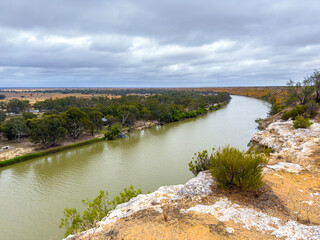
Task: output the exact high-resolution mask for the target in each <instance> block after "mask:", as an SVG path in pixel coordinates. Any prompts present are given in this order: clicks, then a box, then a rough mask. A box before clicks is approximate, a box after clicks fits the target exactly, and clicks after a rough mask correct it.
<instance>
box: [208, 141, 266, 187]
mask: <svg viewBox="0 0 320 240" xmlns="http://www.w3.org/2000/svg"><path fill="white" fill-rule="evenodd" d="M267 162H268V160H267V159H266V157H265V156H264V155H263V154H252V153H248V154H246V153H244V152H243V151H240V150H238V149H236V148H233V147H230V146H227V147H224V148H222V149H221V148H220V149H219V150H218V151H216V152H214V154H213V155H212V159H211V167H210V172H211V174H212V176H213V177H214V179H215V180H216V181H217V183H218V185H219V186H220V187H222V188H227V187H237V188H240V189H242V190H256V189H258V188H260V187H261V186H262V185H263V174H262V171H263V167H264V166H265V165H266V164H267Z"/></svg>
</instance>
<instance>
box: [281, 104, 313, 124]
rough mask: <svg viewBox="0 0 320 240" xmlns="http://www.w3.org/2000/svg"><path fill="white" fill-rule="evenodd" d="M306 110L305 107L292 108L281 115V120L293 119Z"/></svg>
mask: <svg viewBox="0 0 320 240" xmlns="http://www.w3.org/2000/svg"><path fill="white" fill-rule="evenodd" d="M306 110H307V107H306V106H305V105H297V106H295V107H294V108H292V109H291V110H290V111H284V112H283V113H282V116H281V119H282V120H288V119H290V118H292V119H295V118H296V117H297V116H300V115H303V114H304V113H305V112H306Z"/></svg>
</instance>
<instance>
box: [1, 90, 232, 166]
mask: <svg viewBox="0 0 320 240" xmlns="http://www.w3.org/2000/svg"><path fill="white" fill-rule="evenodd" d="M136 92H137V93H136ZM116 93H117V94H118V93H123V92H121V91H120V90H116ZM129 93H130V94H133V95H125V94H129ZM140 93H144V95H137V94H140ZM147 93H149V94H147ZM229 100H230V95H229V94H228V93H212V92H190V91H189V92H183V91H174V90H156V89H153V90H150V92H148V90H143V91H142V90H125V91H124V93H123V96H121V97H120V96H119V97H118V98H111V99H110V98H108V97H102V96H100V97H92V98H76V97H66V98H60V99H47V100H44V101H40V102H36V103H34V104H33V105H30V103H29V102H28V100H19V99H11V100H9V101H7V102H1V106H0V107H1V109H2V111H0V121H1V122H0V124H1V125H0V131H1V133H2V139H4V141H6V140H9V141H16V142H19V141H20V140H21V139H22V138H28V139H29V141H30V142H31V143H34V144H35V146H38V147H41V148H44V149H46V148H49V147H53V146H59V145H60V144H61V143H62V142H64V141H65V140H66V139H67V138H69V139H78V138H79V136H81V135H92V136H93V135H94V134H104V133H105V138H106V139H114V138H115V137H117V135H118V134H119V132H120V131H121V130H122V129H124V128H126V129H127V130H130V129H132V128H133V125H134V123H135V121H144V122H147V121H154V122H158V123H160V124H164V123H168V122H174V121H179V120H182V119H186V118H193V117H196V116H198V115H201V114H204V113H206V112H207V111H208V110H217V109H219V108H221V107H222V105H223V104H224V103H227V102H228V101H229ZM222 103H223V104H222ZM31 108H33V109H35V110H39V111H40V114H34V113H31V112H28V111H29V109H31ZM21 159H22V158H20V160H21ZM24 159H29V157H27V158H24ZM20 160H19V161H20ZM13 162H16V161H11V162H10V163H13ZM5 165H8V164H5Z"/></svg>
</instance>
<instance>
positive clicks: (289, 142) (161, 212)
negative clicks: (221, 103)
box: [67, 120, 320, 240]
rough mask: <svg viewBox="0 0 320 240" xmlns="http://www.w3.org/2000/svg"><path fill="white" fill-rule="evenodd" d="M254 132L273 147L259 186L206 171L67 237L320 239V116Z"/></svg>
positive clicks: (259, 141)
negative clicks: (228, 183) (250, 188)
mask: <svg viewBox="0 0 320 240" xmlns="http://www.w3.org/2000/svg"><path fill="white" fill-rule="evenodd" d="M252 140H253V141H254V142H255V143H256V144H258V145H260V146H266V147H268V148H270V149H272V153H271V155H270V164H269V165H267V167H266V169H265V174H266V175H265V182H266V185H265V187H264V188H263V189H261V190H260V191H258V192H256V193H254V194H252V193H243V192H241V191H240V192H237V191H229V190H221V189H219V188H218V187H217V185H216V184H215V182H214V180H213V179H212V177H211V175H210V173H209V172H208V171H204V172H201V173H199V175H198V176H197V177H195V178H193V179H191V180H190V181H188V182H187V183H186V184H184V185H175V186H166V187H160V188H159V189H158V190H157V191H155V192H153V193H150V194H142V195H139V196H137V197H136V198H133V199H131V200H130V201H129V202H128V203H124V204H121V205H118V206H117V208H116V209H115V210H113V211H111V212H110V213H109V214H108V216H106V217H105V218H103V219H102V221H100V222H98V223H97V224H96V227H95V228H93V229H90V230H88V231H85V232H82V233H79V234H76V235H70V236H69V237H68V238H67V239H69V240H70V239H91V240H93V239H226V238H228V239H229V238H230V239H277V238H283V239H316V240H320V217H319V216H320V177H319V175H320V174H319V171H318V170H319V167H318V166H317V165H316V162H315V160H316V159H318V158H319V154H320V151H319V147H320V124H319V123H316V122H315V123H314V124H313V125H311V126H310V127H309V128H307V129H294V128H293V123H292V121H285V122H284V121H281V120H277V121H275V122H272V123H270V124H269V125H268V126H267V127H266V128H265V129H264V130H262V131H260V132H257V133H256V134H255V135H254V136H253V137H252Z"/></svg>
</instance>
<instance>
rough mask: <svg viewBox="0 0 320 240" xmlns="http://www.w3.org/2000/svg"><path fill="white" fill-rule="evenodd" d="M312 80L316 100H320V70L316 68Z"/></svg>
mask: <svg viewBox="0 0 320 240" xmlns="http://www.w3.org/2000/svg"><path fill="white" fill-rule="evenodd" d="M309 80H310V82H311V83H312V85H313V87H314V92H315V95H316V96H315V100H316V102H318V103H319V102H320V72H319V71H318V70H315V71H314V72H313V74H312V75H311V76H310V77H309Z"/></svg>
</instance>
